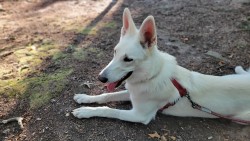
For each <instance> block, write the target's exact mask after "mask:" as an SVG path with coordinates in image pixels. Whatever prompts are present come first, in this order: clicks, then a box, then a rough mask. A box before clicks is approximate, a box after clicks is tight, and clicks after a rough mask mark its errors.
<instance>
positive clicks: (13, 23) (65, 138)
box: [0, 0, 250, 141]
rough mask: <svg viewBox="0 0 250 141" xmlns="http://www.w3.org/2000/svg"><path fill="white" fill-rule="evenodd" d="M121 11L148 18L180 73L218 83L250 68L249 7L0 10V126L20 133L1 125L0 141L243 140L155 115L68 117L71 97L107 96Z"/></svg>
mask: <svg viewBox="0 0 250 141" xmlns="http://www.w3.org/2000/svg"><path fill="white" fill-rule="evenodd" d="M125 7H128V8H129V9H130V10H131V13H132V16H133V18H134V21H135V23H136V25H137V26H139V25H140V24H141V23H142V21H143V19H144V18H146V16H148V15H153V16H154V17H155V20H156V25H157V32H158V46H159V49H160V50H163V51H166V52H168V53H169V54H172V55H174V56H176V58H177V61H178V63H179V64H180V65H181V66H183V67H186V68H188V69H190V70H194V71H199V72H202V73H205V74H213V75H225V74H231V73H234V72H233V68H234V67H235V66H237V65H242V66H243V67H244V68H247V67H249V66H250V55H249V54H250V10H249V9H250V1H249V0H209V1H208V0H207V1H206V0H190V1H187V0H138V1H133V0H121V1H116V0H0V33H1V34H0V119H1V120H3V119H7V118H11V117H16V116H22V117H24V120H23V123H24V129H21V128H20V127H19V125H18V124H17V123H16V122H12V123H8V124H0V140H4V141H5V140H6V141H8V140H13V141H14V140H18V141H19V140H28V141H33V140H34V141H38V140H39V141H40V140H41V141H45V140H46V141H71V140H72V141H85V140H93V141H103V140H107V141H110V140H119V141H133V140H138V141H144V140H161V141H166V140H178V141H182V140H215V141H218V140H221V141H232V140H236V141H246V140H250V127H249V126H243V125H238V124H235V123H232V122H230V121H228V120H224V119H202V118H180V117H171V116H164V115H161V114H158V115H157V117H156V119H155V120H153V121H151V122H150V124H149V125H142V124H139V123H129V122H125V121H120V120H115V119H106V118H91V119H81V120H80V119H76V118H74V117H73V116H72V115H71V113H70V112H71V111H72V110H73V109H75V108H78V107H80V106H81V105H79V104H76V103H75V102H74V101H73V95H74V94H75V93H88V94H90V95H98V94H100V93H103V92H106V89H105V88H104V85H103V84H102V83H100V82H99V81H98V80H97V75H98V73H99V71H100V70H101V69H102V68H103V67H104V66H105V65H106V64H107V63H108V62H109V61H110V60H111V58H112V55H113V53H112V51H113V47H114V46H115V45H116V43H117V42H118V40H119V36H120V28H121V24H122V21H121V19H122V12H123V9H124V8H125ZM88 83H89V86H90V87H88V86H87V84H88ZM215 83H216V82H215ZM121 89H122V88H121ZM106 105H108V106H110V107H113V108H120V109H129V108H131V105H130V103H120V102H111V103H107V104H106ZM89 106H97V105H96V104H91V105H89ZM1 120H0V121H1ZM149 134H154V135H155V136H152V135H151V136H150V135H149Z"/></svg>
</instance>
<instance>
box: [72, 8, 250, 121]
mask: <svg viewBox="0 0 250 141" xmlns="http://www.w3.org/2000/svg"><path fill="white" fill-rule="evenodd" d="M146 33H149V34H146ZM156 37H157V35H156V28H155V22H154V18H153V17H152V16H149V17H147V18H146V19H145V20H144V22H143V24H142V26H141V28H140V29H139V30H138V29H137V28H136V27H135V25H134V22H133V20H132V18H131V15H130V12H129V10H128V9H125V10H124V13H123V28H122V31H121V38H120V41H119V43H118V44H117V46H116V47H115V49H114V50H115V53H114V58H113V59H112V61H111V62H110V63H109V64H108V65H107V67H105V68H104V69H103V70H102V71H101V73H100V75H105V77H107V78H108V82H115V81H117V80H119V79H121V78H122V77H123V76H124V75H126V74H127V73H128V72H129V71H133V74H132V75H131V76H130V77H129V78H128V79H127V80H126V88H127V90H125V91H121V92H114V93H107V94H101V95H97V96H89V95H86V94H77V95H75V96H74V100H75V101H76V102H77V103H94V102H96V103H106V102H110V101H128V100H130V101H131V102H132V106H133V108H132V109H131V110H118V109H112V108H108V107H81V108H78V109H75V110H74V111H73V112H72V113H73V115H74V116H75V117H78V118H90V117H108V118H116V119H120V120H125V121H130V122H140V123H143V124H148V123H149V122H150V121H151V120H152V119H154V117H155V115H156V113H157V111H158V110H159V109H161V108H162V107H163V106H164V105H166V104H167V103H172V102H174V101H176V100H177V99H178V98H180V96H179V93H178V90H177V89H176V88H175V87H174V86H173V84H172V82H171V79H172V78H174V79H176V80H177V81H178V82H179V83H180V84H181V85H182V86H183V87H185V88H186V89H187V91H188V92H189V94H190V97H191V99H192V100H193V101H194V102H196V103H198V104H199V105H201V106H203V107H206V108H208V109H210V110H212V111H214V112H217V113H220V114H222V115H225V116H232V118H236V119H241V120H247V121H250V71H248V72H247V71H245V70H244V69H243V68H242V67H239V66H238V67H236V68H235V72H236V73H237V74H235V75H226V76H212V75H204V74H200V73H197V72H193V71H189V70H187V69H185V68H183V67H181V66H178V65H177V62H176V60H175V57H173V56H171V55H169V54H167V53H163V52H161V51H159V50H158V49H157V39H156ZM154 39H155V40H154ZM149 43H150V44H149ZM125 55H127V56H128V57H129V58H132V59H133V61H131V62H124V61H123V58H124V57H125ZM163 113H164V114H167V115H174V116H182V117H187V116H191V117H207V118H216V117H214V116H213V115H210V114H207V113H204V112H202V111H199V110H196V109H193V108H192V107H191V103H190V102H189V101H188V100H187V98H186V97H183V98H180V100H179V101H178V102H177V103H176V104H175V105H174V106H172V107H169V108H168V109H165V110H164V111H163Z"/></svg>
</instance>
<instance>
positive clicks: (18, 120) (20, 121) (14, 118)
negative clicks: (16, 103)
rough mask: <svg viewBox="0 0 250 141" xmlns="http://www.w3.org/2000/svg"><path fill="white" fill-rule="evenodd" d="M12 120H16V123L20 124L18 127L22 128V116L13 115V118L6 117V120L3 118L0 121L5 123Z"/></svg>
mask: <svg viewBox="0 0 250 141" xmlns="http://www.w3.org/2000/svg"><path fill="white" fill-rule="evenodd" d="M12 121H17V122H18V124H19V125H20V127H21V128H22V129H23V128H24V127H23V122H22V121H23V117H13V118H9V119H6V120H3V121H2V123H3V124H6V123H9V122H12Z"/></svg>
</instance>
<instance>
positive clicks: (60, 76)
mask: <svg viewBox="0 0 250 141" xmlns="http://www.w3.org/2000/svg"><path fill="white" fill-rule="evenodd" d="M72 71H73V70H72V69H68V70H59V71H57V72H54V73H51V74H40V75H38V76H36V77H32V78H25V79H22V80H16V79H12V80H6V81H1V82H0V94H4V95H7V96H9V97H18V98H28V99H29V103H30V108H32V109H34V108H38V107H40V106H42V105H44V104H46V103H47V102H49V101H50V99H51V98H53V97H56V96H58V95H59V94H60V93H61V92H62V90H63V89H64V88H65V86H66V84H67V83H68V81H67V76H69V75H70V74H71V73H72Z"/></svg>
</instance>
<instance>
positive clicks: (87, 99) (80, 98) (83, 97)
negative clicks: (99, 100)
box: [74, 94, 93, 104]
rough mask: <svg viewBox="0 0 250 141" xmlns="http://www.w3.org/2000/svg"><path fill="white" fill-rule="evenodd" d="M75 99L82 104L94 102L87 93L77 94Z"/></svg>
mask: <svg viewBox="0 0 250 141" xmlns="http://www.w3.org/2000/svg"><path fill="white" fill-rule="evenodd" d="M74 100H75V101H76V102H77V103H79V104H81V103H93V101H91V96H89V95H86V94H75V96H74Z"/></svg>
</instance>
